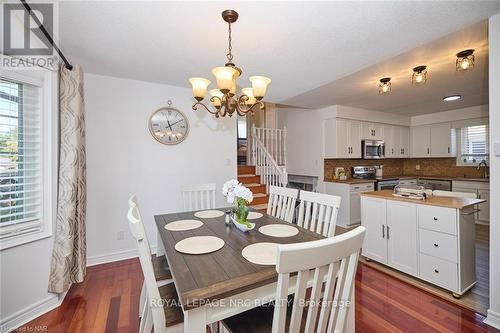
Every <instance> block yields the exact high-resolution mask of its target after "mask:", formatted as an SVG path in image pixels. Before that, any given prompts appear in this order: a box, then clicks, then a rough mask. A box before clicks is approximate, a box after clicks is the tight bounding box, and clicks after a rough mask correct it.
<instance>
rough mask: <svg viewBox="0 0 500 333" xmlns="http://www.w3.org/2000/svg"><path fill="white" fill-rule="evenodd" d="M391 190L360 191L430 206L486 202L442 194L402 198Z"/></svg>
mask: <svg viewBox="0 0 500 333" xmlns="http://www.w3.org/2000/svg"><path fill="white" fill-rule="evenodd" d="M392 193H393V192H392V191H391V190H382V191H374V192H363V193H360V195H362V196H368V197H375V198H380V199H386V200H394V201H404V202H412V203H416V204H420V205H428V206H438V207H445V208H455V209H462V208H465V207H469V206H473V205H477V204H479V203H483V202H486V200H483V199H470V198H456V197H441V196H433V195H431V196H430V197H428V198H427V199H425V200H418V199H409V198H401V197H396V196H393V195H392Z"/></svg>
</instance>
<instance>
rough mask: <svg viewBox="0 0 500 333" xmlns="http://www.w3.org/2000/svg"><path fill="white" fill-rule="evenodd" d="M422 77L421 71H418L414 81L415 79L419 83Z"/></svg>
mask: <svg viewBox="0 0 500 333" xmlns="http://www.w3.org/2000/svg"><path fill="white" fill-rule="evenodd" d="M423 79H424V78H423V77H422V74H421V73H418V74H417V76H416V77H415V81H417V83H421V82H422V80H423Z"/></svg>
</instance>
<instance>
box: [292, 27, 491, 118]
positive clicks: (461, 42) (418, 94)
mask: <svg viewBox="0 0 500 333" xmlns="http://www.w3.org/2000/svg"><path fill="white" fill-rule="evenodd" d="M465 49H474V50H475V51H474V56H475V66H474V69H473V70H472V71H467V72H457V71H456V70H455V60H456V56H455V55H456V53H457V52H459V51H462V50H465ZM419 65H427V70H428V74H427V78H428V81H427V83H426V84H425V85H421V86H415V85H412V84H411V75H412V73H413V71H412V69H413V68H414V67H416V66H419ZM382 77H391V84H392V91H391V93H390V94H386V95H380V94H379V92H378V84H379V80H380V78H382ZM449 95H461V96H462V98H461V99H460V100H458V101H453V102H443V99H442V98H443V97H444V96H449ZM487 103H488V21H486V20H485V21H481V22H479V23H476V24H473V25H471V26H469V27H467V28H465V29H462V30H459V31H457V32H454V33H452V34H450V35H447V36H445V37H443V38H440V39H437V40H435V41H432V42H430V43H428V44H425V45H422V46H420V47H417V48H415V49H413V50H411V51H409V52H405V53H403V54H401V55H398V56H396V57H393V58H391V59H389V60H386V61H383V62H381V63H378V64H376V65H373V66H370V67H367V68H365V69H362V70H361V71H358V72H356V73H354V74H351V75H348V76H346V77H343V78H341V79H339V80H336V81H334V82H331V83H328V84H326V85H323V86H321V87H319V88H316V89H313V90H311V91H308V92H306V93H303V94H300V95H298V96H295V97H293V98H290V99H287V100H286V101H285V104H290V105H299V104H300V105H303V106H305V107H308V108H322V107H325V106H328V105H333V104H340V105H348V106H353V107H358V108H364V109H369V110H377V111H384V112H391V113H397V114H401V115H407V116H414V115H419V114H425V113H433V112H440V111H446V110H451V109H459V108H465V107H469V106H474V105H481V104H487Z"/></svg>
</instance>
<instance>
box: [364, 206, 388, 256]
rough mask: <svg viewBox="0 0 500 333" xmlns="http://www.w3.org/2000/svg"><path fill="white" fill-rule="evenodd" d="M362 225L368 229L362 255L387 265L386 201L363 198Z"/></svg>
mask: <svg viewBox="0 0 500 333" xmlns="http://www.w3.org/2000/svg"><path fill="white" fill-rule="evenodd" d="M361 225H362V226H364V227H365V228H366V234H365V240H364V242H363V249H362V251H361V254H362V255H363V256H365V257H367V258H370V259H372V260H375V261H378V262H380V263H383V264H387V238H386V200H385V199H376V198H370V197H365V196H361Z"/></svg>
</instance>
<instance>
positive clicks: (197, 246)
mask: <svg viewBox="0 0 500 333" xmlns="http://www.w3.org/2000/svg"><path fill="white" fill-rule="evenodd" d="M223 246H224V240H223V239H221V238H219V237H214V236H195V237H188V238H185V239H183V240H181V241H179V242H177V244H175V249H176V250H177V251H178V252H181V253H186V254H205V253H210V252H214V251H217V250H219V249H221V248H222V247H223Z"/></svg>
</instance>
